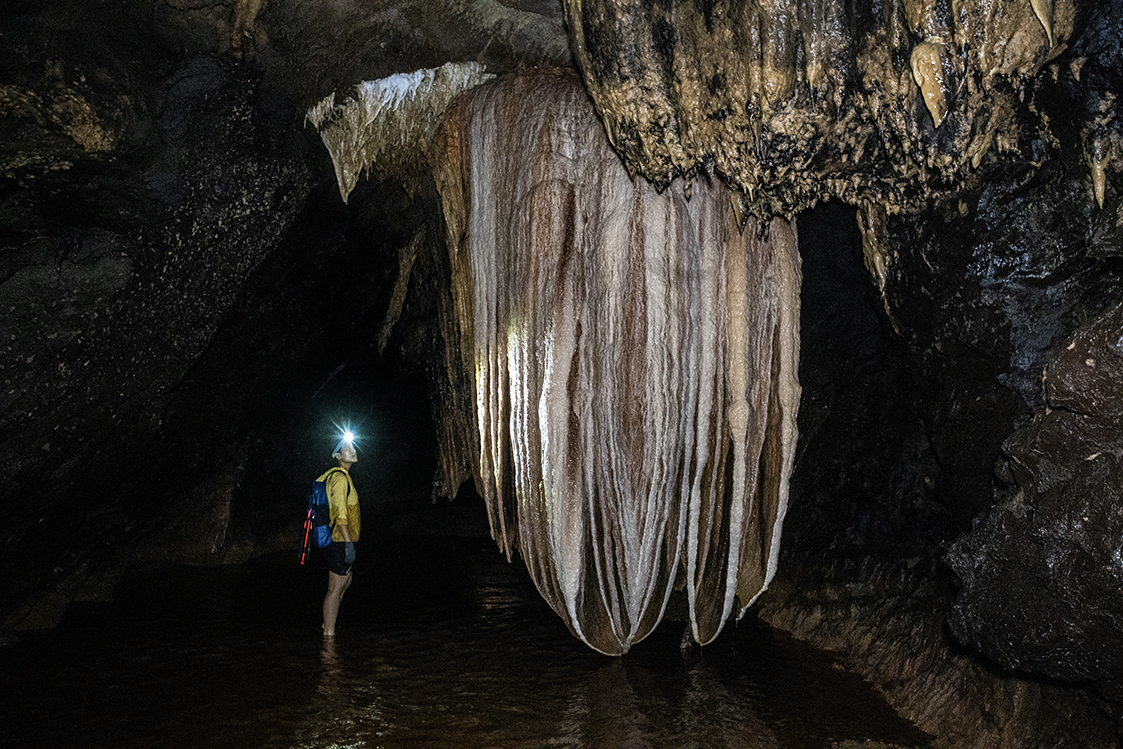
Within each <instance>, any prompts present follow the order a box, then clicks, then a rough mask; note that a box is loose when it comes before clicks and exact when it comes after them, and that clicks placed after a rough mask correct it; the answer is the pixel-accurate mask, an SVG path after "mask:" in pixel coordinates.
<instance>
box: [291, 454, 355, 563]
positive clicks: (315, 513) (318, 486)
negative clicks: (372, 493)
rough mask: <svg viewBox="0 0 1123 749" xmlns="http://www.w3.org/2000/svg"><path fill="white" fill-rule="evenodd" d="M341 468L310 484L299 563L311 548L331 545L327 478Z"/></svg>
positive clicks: (348, 489) (348, 493)
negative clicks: (310, 489)
mask: <svg viewBox="0 0 1123 749" xmlns="http://www.w3.org/2000/svg"><path fill="white" fill-rule="evenodd" d="M342 470H343V469H342V468H333V469H331V470H330V471H328V472H327V473H325V474H324V478H323V480H322V481H313V482H312V491H310V492H309V493H308V513H307V515H306V516H305V518H304V544H303V545H302V546H301V547H300V563H301V564H304V561H305V560H306V559H307V558H308V549H309V548H310V547H312V546H315V547H317V548H320V549H322V548H324V547H325V546H329V545H330V544H331V533H332V531H333V530H334V529H335V523H333V522H331V508H329V507H328V487H327V481H328V476H331V475H332V474H333V473H335V472H336V471H342ZM347 496H348V497H350V496H351V482H350V481H348V482H347Z"/></svg>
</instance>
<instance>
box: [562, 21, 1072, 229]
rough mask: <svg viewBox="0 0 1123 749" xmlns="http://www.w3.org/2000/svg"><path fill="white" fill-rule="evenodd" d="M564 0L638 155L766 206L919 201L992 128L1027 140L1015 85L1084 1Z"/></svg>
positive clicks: (612, 125) (604, 110)
mask: <svg viewBox="0 0 1123 749" xmlns="http://www.w3.org/2000/svg"><path fill="white" fill-rule="evenodd" d="M565 6H566V14H567V18H568V21H569V28H570V37H571V40H572V46H573V50H574V56H575V59H576V61H577V63H578V65H579V67H580V69H581V71H582V74H583V75H584V78H585V83H586V85H587V86H588V89H589V93H590V94H591V95H592V97H593V102H594V103H595V105H596V108H597V112H598V113H599V114H600V116H601V118H602V119H603V120H604V124H605V128H606V129H607V131H608V135H609V139H610V140H611V141H612V144H613V145H614V146H615V148H616V150H617V151H618V152H619V153H620V154H621V156H622V157H623V159H624V161H625V163H626V164H627V166H628V169H629V170H630V171H632V172H635V173H639V174H643V175H644V176H646V177H647V178H649V179H651V180H652V181H653V182H655V183H656V184H659V185H666V184H669V183H670V181H671V180H672V179H673V178H674V177H676V176H679V175H692V174H696V173H701V172H705V173H711V174H712V173H715V172H716V173H718V174H720V175H722V176H723V177H724V178H726V179H727V180H728V181H729V182H730V183H731V184H732V185H734V186H735V187H737V188H738V189H740V190H741V191H743V192H744V193H745V194H746V195H748V196H750V199H749V208H750V210H751V211H752V212H753V213H754V214H756V215H758V216H769V215H774V214H784V215H788V216H791V215H794V214H795V213H796V212H798V211H799V210H801V209H803V208H807V207H810V206H812V205H814V204H815V202H816V201H818V200H822V199H825V198H828V197H841V198H843V199H845V200H846V201H847V202H849V203H851V204H854V205H857V204H860V203H861V202H863V201H864V200H873V201H876V202H878V203H881V204H883V205H885V206H886V207H887V208H889V209H890V210H892V211H894V212H896V211H901V210H905V209H910V208H911V209H915V208H916V207H917V206H918V205H919V204H920V201H921V200H922V199H926V198H928V197H931V196H932V195H937V194H940V193H941V192H942V191H944V190H946V189H947V187H948V185H950V184H953V183H954V182H955V181H956V180H961V179H963V178H965V177H967V176H968V175H969V174H970V171H971V170H972V169H975V168H978V166H979V162H980V160H981V158H982V155H983V154H985V153H986V152H987V150H988V148H989V145H990V144H991V143H992V142H994V141H995V140H996V139H997V140H998V141H999V142H1000V144H1001V147H1002V148H1003V149H1008V150H1017V149H1018V145H1017V143H1018V139H1019V135H1020V134H1021V132H1020V130H1019V125H1018V123H1017V122H1016V121H1015V119H1014V118H1013V117H1012V116H1011V111H1012V102H1015V101H1020V99H1021V97H1022V96H1023V95H1024V86H1025V84H1026V82H1027V80H1028V79H1029V78H1030V77H1031V76H1033V75H1034V74H1035V73H1036V72H1037V71H1038V70H1040V69H1041V68H1042V66H1043V65H1044V64H1045V63H1047V62H1048V61H1049V60H1050V59H1052V58H1053V57H1054V56H1056V55H1057V54H1059V53H1060V52H1061V51H1063V48H1064V43H1065V40H1067V39H1068V37H1069V36H1070V35H1071V33H1072V29H1073V22H1074V17H1075V0H1058V1H1057V2H1055V3H1054V2H1045V1H1044V0H1042V1H1041V2H1037V1H1036V0H1035V2H1032V3H1030V2H1028V1H1027V0H994V1H993V2H986V3H967V2H953V3H937V2H932V1H931V0H927V1H922V0H892V1H891V2H886V3H873V4H868V5H854V6H847V5H845V4H842V3H836V2H830V1H829V0H804V1H799V0H769V2H761V3H739V2H728V1H725V2H720V1H719V2H711V3H697V2H694V0H657V1H656V2H648V0H566V2H565ZM844 8H845V10H844ZM926 113H927V114H929V115H930V117H925V116H924V115H925V114H926Z"/></svg>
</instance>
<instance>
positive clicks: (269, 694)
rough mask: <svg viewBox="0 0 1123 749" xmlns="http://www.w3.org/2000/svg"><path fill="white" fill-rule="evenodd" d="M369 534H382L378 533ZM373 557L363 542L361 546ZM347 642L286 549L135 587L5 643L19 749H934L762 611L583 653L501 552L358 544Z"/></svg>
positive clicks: (473, 543)
mask: <svg viewBox="0 0 1123 749" xmlns="http://www.w3.org/2000/svg"><path fill="white" fill-rule="evenodd" d="M372 535H373V534H372ZM364 548H365V551H364ZM364 553H365V554H366V556H360V565H359V566H358V567H357V568H356V578H355V584H354V586H353V587H352V588H351V590H349V591H348V593H347V596H346V598H345V600H344V603H343V607H342V612H341V615H340V622H339V630H338V631H339V636H338V637H337V638H336V639H335V640H334V641H330V640H329V641H325V640H323V638H322V637H320V636H319V624H320V622H319V615H320V614H319V606H320V603H321V601H322V595H323V584H324V580H323V579H322V578H323V577H324V576H323V573H322V571H319V570H312V569H309V568H308V567H300V566H299V565H297V564H295V562H294V561H293V560H292V558H291V556H289V555H284V556H281V557H271V558H267V559H261V560H257V561H255V562H252V563H250V564H246V565H242V566H239V567H230V568H205V569H197V568H196V569H181V570H176V571H174V572H172V573H166V572H164V573H144V574H133V575H131V576H129V577H128V578H127V580H126V581H125V582H124V583H123V584H122V587H121V588H120V589H119V591H118V595H117V597H116V600H115V602H114V603H112V604H106V605H92V606H86V607H84V608H81V609H77V610H75V611H73V612H71V613H70V614H68V615H67V617H66V618H65V619H64V621H63V623H62V624H61V625H60V626H59V627H58V628H57V629H56V630H54V631H51V632H45V633H39V634H35V635H33V636H29V637H27V638H25V639H24V640H23V641H21V642H20V643H19V644H17V645H16V646H14V647H11V648H6V649H4V650H3V651H0V665H2V667H3V668H2V669H0V670H2V674H3V675H2V676H0V690H2V691H0V703H2V704H3V706H2V707H0V716H2V718H3V725H4V726H5V733H6V734H7V736H8V738H7V739H6V740H4V741H0V744H2V745H3V746H12V747H19V748H22V747H57V746H82V747H89V748H90V749H98V748H99V747H140V746H145V747H169V748H173V749H178V748H180V747H270V748H271V747H278V748H280V747H307V748H309V749H311V748H312V747H317V748H319V747H354V748H356V749H358V748H360V747H361V748H364V749H366V748H369V747H427V748H428V747H468V748H470V747H505V748H506V747H509V748H512V749H517V748H519V747H664V746H667V747H707V748H708V747H751V748H753V749H758V748H763V747H780V748H782V749H791V748H793V747H794V748H797V749H798V748H799V747H826V746H830V745H831V744H832V742H834V741H840V740H844V739H853V740H866V739H870V740H878V741H883V742H892V743H894V744H898V745H901V746H920V745H923V744H924V743H925V741H926V737H925V736H924V734H922V733H920V732H919V731H917V730H916V729H915V728H913V727H912V726H911V725H909V724H907V723H905V722H904V721H901V720H900V719H899V718H897V716H896V715H895V714H894V713H893V712H892V711H891V710H890V709H889V708H888V707H887V706H886V705H885V704H884V702H882V701H881V700H880V699H878V697H877V696H876V695H875V694H874V693H873V692H872V690H871V689H870V688H869V687H868V686H867V685H866V684H865V683H864V682H862V681H861V680H860V679H858V678H857V677H855V676H853V675H851V674H848V673H846V672H844V671H841V670H839V669H838V668H836V667H835V666H834V665H833V664H832V662H831V660H830V659H829V658H828V657H827V656H825V655H823V654H821V653H817V652H816V651H813V650H811V649H810V648H807V647H805V646H803V645H801V644H800V643H797V642H794V641H792V640H791V639H790V638H787V637H785V636H784V635H782V634H781V633H778V632H776V631H773V630H771V629H769V628H767V627H765V626H763V625H761V624H759V623H757V622H755V621H753V620H751V619H750V620H746V621H745V622H742V623H741V624H740V625H730V626H729V627H728V632H726V633H725V634H723V635H722V637H720V638H719V640H718V641H717V642H716V643H715V644H713V645H711V646H708V647H706V648H704V649H702V650H701V651H700V652H697V651H695V652H693V653H690V654H688V655H686V656H684V655H683V654H682V653H681V652H680V650H679V648H678V644H679V640H680V637H681V632H682V630H681V625H677V624H675V623H673V622H664V623H663V624H662V625H660V627H659V629H658V630H656V632H655V633H654V634H653V635H652V636H651V637H650V638H648V639H647V640H646V641H644V642H642V643H640V644H638V645H636V646H635V647H634V648H633V649H632V651H631V652H630V653H629V654H628V655H626V656H624V657H623V658H609V657H606V656H602V655H599V654H597V653H595V652H593V651H592V650H590V649H589V648H587V647H585V646H584V645H582V644H581V643H580V642H579V641H577V640H576V639H575V638H574V637H572V635H570V633H569V632H568V630H567V629H566V628H565V626H564V624H563V623H562V621H561V620H560V619H559V618H558V617H557V616H555V615H554V614H553V612H552V611H550V610H549V609H548V607H547V606H546V604H545V603H544V602H543V601H542V599H541V598H540V597H539V596H538V594H537V592H536V591H535V590H534V588H533V585H532V584H531V583H530V582H529V581H528V579H527V577H526V575H525V570H523V569H522V568H521V566H520V565H519V564H518V563H517V562H516V563H514V564H508V563H507V562H506V561H505V560H504V558H503V557H502V556H500V555H499V554H498V553H496V552H495V547H494V545H493V544H492V542H491V541H489V540H479V539H470V538H468V539H447V538H445V539H427V540H426V541H425V543H424V545H423V546H422V545H421V544H419V543H417V540H416V539H412V540H404V539H395V538H387V539H380V540H378V542H377V543H374V544H370V543H368V544H367V545H366V546H365V547H360V554H361V555H362V554H364Z"/></svg>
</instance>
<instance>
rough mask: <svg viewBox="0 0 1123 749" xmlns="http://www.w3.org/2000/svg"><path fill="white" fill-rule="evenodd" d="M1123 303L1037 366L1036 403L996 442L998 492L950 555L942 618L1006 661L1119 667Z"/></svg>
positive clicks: (1098, 669) (1080, 672) (1069, 673)
mask: <svg viewBox="0 0 1123 749" xmlns="http://www.w3.org/2000/svg"><path fill="white" fill-rule="evenodd" d="M1121 382H1123V305H1117V306H1115V307H1114V308H1113V309H1111V310H1110V311H1109V312H1107V313H1106V314H1104V315H1103V316H1101V317H1099V318H1097V319H1096V320H1094V321H1092V322H1090V323H1088V324H1087V325H1085V326H1083V327H1082V328H1080V329H1079V330H1078V331H1077V332H1076V333H1075V334H1074V335H1073V336H1071V337H1070V338H1069V339H1067V341H1066V342H1065V344H1064V345H1062V346H1061V347H1060V349H1059V351H1058V352H1057V353H1056V354H1055V355H1054V356H1053V357H1052V359H1051V361H1050V362H1049V365H1048V368H1047V369H1046V370H1045V375H1044V383H1045V392H1046V405H1045V407H1044V408H1043V409H1041V411H1040V412H1039V413H1038V414H1037V415H1036V416H1035V417H1034V418H1033V420H1032V421H1030V422H1029V423H1028V424H1026V425H1024V426H1023V427H1022V428H1020V429H1019V430H1017V431H1016V432H1015V433H1014V434H1013V435H1011V436H1010V437H1009V439H1007V440H1006V442H1005V443H1004V444H1003V454H1004V455H1003V458H1004V459H1003V463H1002V465H1001V469H1000V470H1001V473H1002V475H1003V477H1004V478H1005V480H1006V483H1005V484H1004V486H1003V487H1002V489H1001V491H1000V496H1001V498H1002V501H1001V502H1000V504H998V505H997V506H996V507H995V508H994V509H992V510H991V511H990V513H989V514H988V515H987V516H986V517H985V518H983V519H982V521H981V522H980V523H979V524H978V526H977V527H976V528H974V529H973V530H972V531H971V532H970V533H969V534H967V535H966V536H964V537H963V538H961V539H960V540H958V541H957V542H956V544H955V545H954V546H953V547H952V549H951V551H950V552H949V554H948V562H949V564H951V566H952V568H953V569H954V570H955V571H956V573H957V574H958V576H959V578H960V579H961V580H962V584H963V588H962V590H961V592H960V594H959V597H958V598H957V600H956V605H955V613H954V615H953V617H952V618H951V626H952V628H953V630H954V631H955V633H956V635H957V636H958V637H959V638H960V639H961V640H963V641H964V642H967V643H970V644H971V645H973V646H974V647H977V648H978V649H979V650H981V651H982V652H984V653H986V654H987V655H989V656H990V657H991V658H993V659H994V660H995V661H996V662H998V663H1000V664H1002V665H1003V666H1006V667H1008V668H1013V669H1017V670H1020V671H1028V672H1032V673H1039V674H1045V675H1047V676H1051V677H1054V678H1057V679H1063V680H1065V681H1093V680H1101V679H1112V678H1119V677H1120V676H1121V675H1123V585H1121V583H1123V509H1121V508H1123V389H1121V388H1120V383H1121Z"/></svg>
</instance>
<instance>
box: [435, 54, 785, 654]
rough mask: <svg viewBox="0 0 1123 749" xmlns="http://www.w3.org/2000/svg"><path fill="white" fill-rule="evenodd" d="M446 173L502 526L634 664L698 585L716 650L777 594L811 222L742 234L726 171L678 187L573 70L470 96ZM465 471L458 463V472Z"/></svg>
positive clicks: (455, 335)
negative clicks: (607, 126)
mask: <svg viewBox="0 0 1123 749" xmlns="http://www.w3.org/2000/svg"><path fill="white" fill-rule="evenodd" d="M435 153H437V154H439V156H438V163H437V164H436V166H435V172H436V176H437V186H438V189H439V191H440V195H441V200H442V203H443V208H444V216H445V221H446V225H447V242H448V248H449V253H450V259H451V269H452V279H453V283H452V303H453V305H454V307H455V309H456V311H457V314H456V316H455V317H456V320H457V322H458V324H459V329H458V330H449V331H446V340H451V341H454V344H453V346H452V348H453V349H455V350H457V351H459V352H460V356H461V359H462V361H461V365H462V366H463V367H464V368H465V369H466V370H467V371H468V372H469V373H470V378H469V379H470V382H471V387H472V389H473V396H474V397H473V402H474V416H475V426H476V430H477V433H478V434H477V436H478V443H477V444H478V448H479V449H478V454H477V455H474V456H464V457H465V458H466V459H468V460H470V461H471V464H472V465H473V473H474V474H475V479H476V485H477V488H478V490H479V491H480V493H481V494H482V495H483V497H484V498H485V500H486V502H487V506H488V512H489V518H490V521H491V528H492V533H493V535H494V537H495V539H496V541H497V542H498V544H499V546H500V548H501V549H502V550H503V551H505V552H506V553H507V555H508V557H510V556H511V555H512V552H513V551H514V550H515V549H517V550H518V552H519V554H520V555H521V556H522V557H523V559H524V560H525V562H526V566H527V568H528V570H529V571H530V574H531V577H532V578H533V579H534V581H535V583H536V585H537V586H538V589H539V590H540V591H541V593H542V595H543V596H544V597H545V599H546V600H547V601H548V602H549V603H550V605H551V606H552V607H553V608H554V610H555V611H557V613H558V614H559V615H560V616H561V617H562V618H563V619H564V620H565V621H566V624H567V625H568V626H569V628H570V629H571V630H572V631H573V633H574V634H575V635H576V636H577V637H579V638H580V639H582V640H583V641H584V642H586V643H587V644H589V645H590V646H591V647H593V648H594V649H596V650H598V651H601V652H603V653H608V654H622V653H624V652H626V651H627V650H628V649H629V647H631V645H632V644H634V643H635V642H638V641H639V640H641V639H643V638H644V637H645V636H646V635H647V634H648V633H650V632H651V630H652V629H653V628H654V627H655V625H656V624H657V623H658V622H659V620H660V619H661V618H662V616H663V613H664V610H665V608H666V606H667V601H668V598H669V596H670V595H671V593H672V591H673V590H674V589H675V587H678V588H680V589H682V588H684V589H685V593H686V599H687V602H688V607H689V615H690V621H691V627H692V629H693V635H694V637H695V639H697V641H699V642H701V643H707V642H710V641H712V640H713V639H714V638H715V637H716V636H717V634H718V633H719V632H720V631H721V628H722V625H723V624H724V622H725V621H726V620H727V619H728V617H729V616H730V615H732V614H733V613H736V615H737V616H740V615H741V614H743V613H744V611H745V609H746V608H747V607H748V606H749V605H750V604H751V603H752V601H754V600H755V599H756V597H757V596H759V595H760V593H761V592H762V591H763V590H764V589H765V588H766V587H767V585H768V582H769V580H770V579H771V578H772V576H773V574H774V572H775V568H776V559H777V555H778V551H779V537H780V528H781V524H782V520H783V516H784V512H785V507H786V504H787V482H788V476H789V474H790V472H791V466H792V458H793V454H794V449H795V443H796V410H797V408H798V404H799V392H800V388H799V384H798V381H797V365H798V361H797V359H798V352H799V330H798V325H799V291H800V269H799V256H798V252H797V245H796V230H795V226H794V225H793V224H789V223H787V222H785V221H783V220H781V219H776V220H773V221H772V222H771V223H770V224H768V225H765V226H760V227H757V226H756V225H755V223H754V224H751V225H750V226H749V227H747V228H746V229H745V231H744V232H743V233H742V232H741V231H740V229H741V222H740V221H739V220H738V216H737V213H736V211H735V208H734V205H733V203H732V202H731V200H730V191H729V190H728V188H726V187H725V186H724V185H723V184H722V183H720V182H718V181H717V180H714V181H712V182H711V181H705V180H700V181H696V182H694V183H693V184H692V185H689V184H688V185H675V186H673V187H672V188H670V189H668V190H666V191H664V192H662V193H660V192H658V191H657V190H656V189H655V188H654V187H653V186H651V185H650V184H649V183H648V182H646V181H645V180H643V179H641V178H632V177H630V176H629V175H628V173H627V171H626V170H625V168H624V167H623V166H622V164H621V163H620V160H619V158H618V157H617V156H616V154H615V153H614V152H613V151H612V149H611V147H610V146H609V144H608V141H607V139H606V137H605V135H604V132H603V129H602V127H601V125H600V123H599V121H598V120H597V118H596V115H595V114H594V112H593V109H592V106H591V104H590V102H589V100H588V97H587V95H586V93H585V91H584V89H583V87H582V86H581V83H580V81H579V80H578V79H577V77H576V76H575V75H572V74H570V73H538V74H532V75H525V76H520V77H512V78H505V79H500V80H497V81H495V82H492V83H488V84H484V85H483V86H480V87H478V88H475V89H473V90H472V91H470V92H469V93H467V94H465V95H464V96H462V97H461V98H459V99H458V100H457V101H456V102H454V104H453V106H452V107H451V109H450V110H449V112H448V114H447V117H446V121H445V129H444V132H443V136H442V140H441V141H439V143H438V145H437V147H436V148H435ZM444 462H445V463H446V464H447V463H453V462H455V461H453V460H446V461H444Z"/></svg>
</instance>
